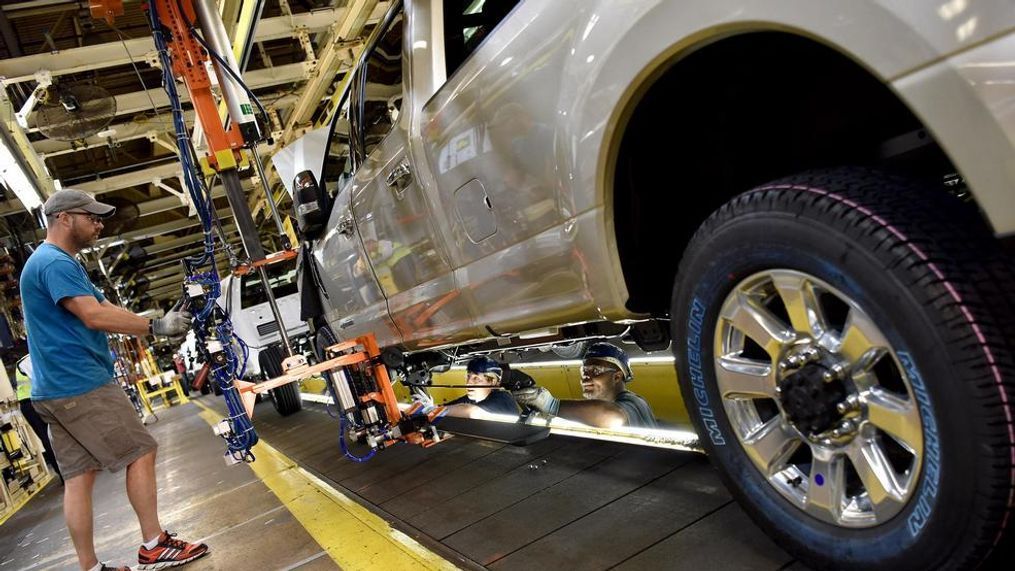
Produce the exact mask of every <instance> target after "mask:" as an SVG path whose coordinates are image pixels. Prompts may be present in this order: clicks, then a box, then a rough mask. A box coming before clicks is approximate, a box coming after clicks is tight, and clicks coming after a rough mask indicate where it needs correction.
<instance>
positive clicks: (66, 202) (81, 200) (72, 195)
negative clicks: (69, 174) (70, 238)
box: [42, 188, 116, 218]
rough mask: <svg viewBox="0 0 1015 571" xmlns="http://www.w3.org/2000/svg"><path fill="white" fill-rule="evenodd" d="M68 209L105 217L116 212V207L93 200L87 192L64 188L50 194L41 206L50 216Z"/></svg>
mask: <svg viewBox="0 0 1015 571" xmlns="http://www.w3.org/2000/svg"><path fill="white" fill-rule="evenodd" d="M68 210H80V211H83V212H88V213H90V214H98V215H99V216H101V217H103V218H106V217H108V216H112V215H113V213H114V212H116V207H115V206H112V205H110V204H103V203H101V202H99V201H97V200H95V198H93V197H92V195H90V194H88V193H87V192H82V191H80V190H74V189H73V188H65V189H63V190H58V191H56V192H54V193H53V194H52V195H50V197H49V198H47V199H46V204H45V205H43V208H42V211H43V212H44V213H45V214H46V216H52V215H54V214H57V213H58V212H66V211H68Z"/></svg>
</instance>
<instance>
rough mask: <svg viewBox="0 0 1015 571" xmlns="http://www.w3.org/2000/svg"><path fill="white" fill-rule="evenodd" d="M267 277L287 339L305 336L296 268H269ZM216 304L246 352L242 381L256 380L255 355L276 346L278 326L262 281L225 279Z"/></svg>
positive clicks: (287, 265) (284, 265)
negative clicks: (229, 320)
mask: <svg viewBox="0 0 1015 571" xmlns="http://www.w3.org/2000/svg"><path fill="white" fill-rule="evenodd" d="M268 276H269V280H270V281H271V285H272V290H273V291H274V292H275V295H276V303H278V309H279V313H280V314H281V315H282V320H283V322H284V325H285V328H286V332H287V333H288V334H289V338H290V339H295V338H298V337H300V336H303V335H306V333H307V331H308V327H307V324H306V323H304V322H302V321H300V296H299V293H298V291H297V288H296V265H295V263H293V262H284V263H282V264H277V265H273V266H269V268H268ZM221 286H222V293H221V295H220V296H219V298H218V304H219V306H220V307H222V309H224V310H226V312H228V313H229V318H230V319H231V320H232V323H233V331H234V332H235V334H236V336H237V337H239V338H240V339H242V340H243V342H244V343H246V344H247V347H248V348H249V353H248V355H247V367H246V370H245V372H244V375H243V376H244V377H246V378H251V377H258V376H260V374H261V366H260V363H259V361H258V355H259V354H260V352H261V351H262V350H264V349H265V348H266V347H268V346H269V345H273V344H276V343H279V342H280V341H281V339H282V338H281V336H280V335H279V330H278V322H277V321H275V317H274V315H272V312H271V306H270V305H269V304H268V301H267V299H266V298H265V296H264V291H263V288H262V287H261V280H260V278H259V277H258V275H257V274H256V273H252V274H247V275H244V276H234V275H230V276H226V277H225V278H224V279H223V280H222V282H221ZM189 339H190V338H189V337H188V341H189Z"/></svg>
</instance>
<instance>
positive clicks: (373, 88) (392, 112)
mask: <svg viewBox="0 0 1015 571" xmlns="http://www.w3.org/2000/svg"><path fill="white" fill-rule="evenodd" d="M404 22H405V19H404V18H403V17H402V16H399V17H398V18H397V19H396V20H395V21H394V22H392V24H391V27H390V28H388V30H387V32H385V34H384V36H383V37H382V38H381V40H380V41H379V42H378V44H377V47H376V48H375V49H374V50H373V51H372V52H370V55H369V56H368V57H367V60H366V69H364V70H362V73H366V89H365V90H364V91H363V92H362V93H360V94H359V96H360V99H361V104H362V107H361V109H362V110H363V115H362V117H363V121H362V122H361V123H360V124H361V125H362V129H363V142H364V156H366V155H369V154H370V151H372V150H373V148H374V147H376V146H377V144H378V143H380V142H381V141H383V140H384V137H386V136H387V134H388V133H389V132H390V131H391V129H392V128H394V126H395V122H396V120H397V114H398V112H399V111H400V110H401V106H402V28H403V23H404Z"/></svg>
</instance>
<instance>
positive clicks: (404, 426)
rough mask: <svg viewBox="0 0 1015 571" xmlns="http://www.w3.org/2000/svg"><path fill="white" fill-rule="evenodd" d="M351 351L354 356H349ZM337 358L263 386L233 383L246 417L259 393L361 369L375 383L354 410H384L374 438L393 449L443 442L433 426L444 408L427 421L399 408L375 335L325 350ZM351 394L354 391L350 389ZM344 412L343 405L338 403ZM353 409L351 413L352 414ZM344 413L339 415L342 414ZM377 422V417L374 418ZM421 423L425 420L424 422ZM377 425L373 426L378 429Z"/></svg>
mask: <svg viewBox="0 0 1015 571" xmlns="http://www.w3.org/2000/svg"><path fill="white" fill-rule="evenodd" d="M350 351H351V352H350ZM342 352H345V354H342V355H340V356H338V357H334V358H332V359H328V360H327V361H324V362H322V363H318V364H316V365H313V366H309V365H302V366H298V367H294V368H292V369H290V370H288V371H286V372H285V373H284V374H283V375H282V376H280V377H277V378H274V379H271V380H268V381H265V382H263V383H258V384H254V383H249V382H246V381H241V380H238V379H237V380H234V381H233V383H234V386H235V387H236V388H237V390H238V391H239V392H240V395H241V398H242V399H243V402H244V406H245V408H246V409H247V414H248V416H249V415H252V414H253V407H254V400H255V395H256V394H257V393H265V392H267V391H269V390H271V389H273V388H275V387H279V386H282V385H285V384H289V383H292V382H298V381H301V380H303V379H306V378H309V377H312V376H314V375H317V374H320V373H325V372H336V371H339V370H341V369H343V368H346V367H350V368H352V367H358V368H359V371H360V373H363V374H365V375H367V376H368V377H369V378H370V379H371V380H372V386H371V387H370V390H369V391H368V392H364V393H361V394H357V395H355V397H354V398H355V403H354V404H355V407H356V408H357V409H360V410H361V411H362V410H365V409H371V410H372V409H373V408H374V407H381V408H382V409H383V410H384V418H385V419H386V420H385V426H384V427H383V430H380V431H378V433H376V434H374V436H375V437H378V439H379V440H381V441H383V443H384V444H383V445H384V446H390V445H392V444H395V443H396V442H399V441H404V442H409V443H411V444H418V445H420V446H424V447H427V446H432V445H433V444H436V443H437V442H439V441H440V440H441V438H440V437H439V436H438V433H437V431H436V430H435V429H434V428H433V426H432V423H433V422H434V421H435V420H436V419H437V418H438V417H440V416H441V414H442V413H443V412H444V407H435V408H434V409H432V410H430V411H428V412H427V414H426V415H425V419H423V417H422V416H421V415H420V414H419V411H420V408H421V407H420V406H419V405H418V404H417V405H415V406H413V407H410V408H409V409H408V410H407V411H406V412H405V413H404V414H403V413H402V411H401V410H400V409H399V408H398V399H397V397H396V396H395V391H394V390H393V389H392V388H391V377H389V376H388V369H387V367H385V366H384V364H383V363H382V362H381V359H380V356H381V350H380V347H378V345H377V339H376V338H375V337H374V336H373V334H368V335H364V336H362V337H357V338H356V339H354V340H352V341H345V342H342V343H336V344H335V345H332V346H330V347H328V348H327V349H325V353H326V354H335V353H342ZM345 379H346V376H344V375H332V380H333V381H334V382H336V383H341V382H347V381H346V380H345ZM350 390H351V388H350ZM336 404H338V405H339V408H340V409H342V408H343V407H342V404H341V403H336ZM351 409H352V407H351V406H350V407H349V409H348V410H351ZM343 413H344V411H340V414H343ZM375 418H376V417H375ZM421 419H422V420H421ZM376 427H377V425H376V424H375V425H374V428H376Z"/></svg>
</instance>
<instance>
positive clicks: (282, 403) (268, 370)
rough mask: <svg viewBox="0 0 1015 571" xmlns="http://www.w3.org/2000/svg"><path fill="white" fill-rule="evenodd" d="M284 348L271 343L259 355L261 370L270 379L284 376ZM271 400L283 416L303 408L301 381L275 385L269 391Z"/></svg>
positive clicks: (258, 360)
mask: <svg viewBox="0 0 1015 571" xmlns="http://www.w3.org/2000/svg"><path fill="white" fill-rule="evenodd" d="M283 355H284V353H283V351H282V348H281V347H279V346H278V345H270V346H268V347H266V348H264V349H262V350H261V352H260V353H258V355H257V362H258V363H259V364H260V365H261V372H262V373H264V375H265V376H266V377H267V378H269V379H274V378H276V377H280V376H282V359H283ZM269 392H270V393H271V402H272V404H274V405H275V410H276V411H278V413H279V414H281V415H282V416H289V415H291V414H294V413H296V412H299V411H300V410H303V399H302V397H300V387H299V383H296V382H294V383H289V384H286V385H282V386H280V387H275V388H273V389H271V391H269Z"/></svg>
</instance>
